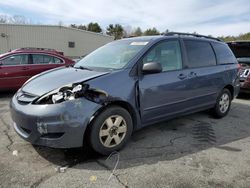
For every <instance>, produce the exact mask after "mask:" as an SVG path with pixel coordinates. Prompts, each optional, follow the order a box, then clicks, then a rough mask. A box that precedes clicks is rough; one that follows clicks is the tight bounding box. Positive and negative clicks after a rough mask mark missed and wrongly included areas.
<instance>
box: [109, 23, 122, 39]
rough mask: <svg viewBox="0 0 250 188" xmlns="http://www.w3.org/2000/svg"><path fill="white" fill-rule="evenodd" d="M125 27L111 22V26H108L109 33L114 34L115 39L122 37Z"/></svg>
mask: <svg viewBox="0 0 250 188" xmlns="http://www.w3.org/2000/svg"><path fill="white" fill-rule="evenodd" d="M123 31H124V29H123V27H122V26H121V25H120V24H115V25H113V24H109V26H108V27H107V32H106V33H107V34H108V35H111V36H114V37H115V40H117V39H120V38H122V36H123Z"/></svg>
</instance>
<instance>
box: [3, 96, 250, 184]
mask: <svg viewBox="0 0 250 188" xmlns="http://www.w3.org/2000/svg"><path fill="white" fill-rule="evenodd" d="M12 95H13V93H1V94H0V187H46V188H48V187H102V188H105V187H115V188H116V187H143V188H144V187H185V188H186V187H202V188H203V187H227V188H228V187H250V157H249V156H250V95H241V96H240V97H239V98H237V99H235V100H234V101H233V104H232V109H231V111H230V113H229V114H228V116H227V117H225V118H223V119H220V120H218V119H214V118H212V117H210V115H209V114H208V113H207V112H200V113H196V114H193V115H188V116H185V117H181V118H177V119H174V120H171V121H167V122H163V123H160V124H156V125H152V126H149V127H147V128H145V129H142V130H140V131H138V132H136V133H134V135H133V136H132V139H131V141H130V142H129V143H128V145H127V147H126V148H124V149H123V150H122V151H120V152H119V153H114V154H113V155H112V156H110V157H109V158H107V157H103V156H100V155H98V154H95V153H93V152H89V153H86V152H84V151H82V150H81V149H71V150H59V149H51V148H46V147H38V146H32V145H31V144H29V143H27V142H25V141H24V140H22V139H21V138H19V136H18V135H17V134H16V133H15V132H14V130H13V128H12V122H11V118H10V113H9V106H8V105H9V100H10V98H11V96H12ZM116 165H117V167H116Z"/></svg>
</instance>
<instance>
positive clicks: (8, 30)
mask: <svg viewBox="0 0 250 188" xmlns="http://www.w3.org/2000/svg"><path fill="white" fill-rule="evenodd" d="M113 40H114V38H113V37H111V36H107V35H102V34H98V33H93V32H89V31H83V30H79V29H74V28H68V27H64V26H47V25H14V24H0V54H1V53H5V52H7V51H9V50H13V49H17V48H22V47H37V48H38V47H39V48H52V49H56V50H59V51H62V52H64V55H66V56H68V57H80V56H84V55H87V54H88V53H90V52H91V51H93V50H95V49H96V48H98V47H100V46H102V45H104V44H106V43H108V42H111V41H113ZM68 42H75V47H74V48H69V47H68Z"/></svg>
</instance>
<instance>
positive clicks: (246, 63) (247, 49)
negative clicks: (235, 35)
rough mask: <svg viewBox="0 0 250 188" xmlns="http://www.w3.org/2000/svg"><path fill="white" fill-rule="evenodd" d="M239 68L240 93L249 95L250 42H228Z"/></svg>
mask: <svg viewBox="0 0 250 188" xmlns="http://www.w3.org/2000/svg"><path fill="white" fill-rule="evenodd" d="M228 46H229V47H230V48H231V50H232V51H233V53H234V55H235V57H236V58H237V60H238V62H239V64H240V66H241V71H240V92H241V93H249V94H250V41H234V42H228Z"/></svg>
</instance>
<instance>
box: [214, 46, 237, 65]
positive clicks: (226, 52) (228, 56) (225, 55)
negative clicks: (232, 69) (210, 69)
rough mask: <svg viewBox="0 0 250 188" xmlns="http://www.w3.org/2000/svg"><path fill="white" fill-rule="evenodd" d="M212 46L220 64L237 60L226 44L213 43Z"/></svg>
mask: <svg viewBox="0 0 250 188" xmlns="http://www.w3.org/2000/svg"><path fill="white" fill-rule="evenodd" d="M212 45H213V48H214V51H215V54H216V57H217V62H218V64H220V65H223V64H232V63H237V60H236V58H235V56H234V54H233V52H232V51H231V49H230V48H229V47H228V45H226V44H221V43H213V44H212Z"/></svg>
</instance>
